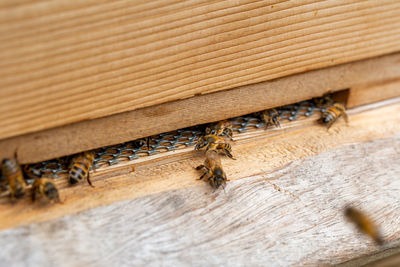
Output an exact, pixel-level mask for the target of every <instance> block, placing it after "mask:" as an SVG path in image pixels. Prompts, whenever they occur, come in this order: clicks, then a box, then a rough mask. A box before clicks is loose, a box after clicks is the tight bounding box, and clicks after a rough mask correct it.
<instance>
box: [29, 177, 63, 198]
mask: <svg viewBox="0 0 400 267" xmlns="http://www.w3.org/2000/svg"><path fill="white" fill-rule="evenodd" d="M38 197H43V198H46V199H47V200H48V201H50V203H54V202H60V195H59V194H58V190H57V187H56V185H55V184H54V182H53V180H52V179H49V178H38V179H35V181H34V182H33V184H32V201H35V200H36V199H37V198H38Z"/></svg>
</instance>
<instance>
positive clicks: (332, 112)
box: [321, 103, 349, 129]
mask: <svg viewBox="0 0 400 267" xmlns="http://www.w3.org/2000/svg"><path fill="white" fill-rule="evenodd" d="M342 115H343V117H344V119H345V121H346V122H349V118H348V116H347V113H346V108H345V107H344V105H342V104H340V103H335V104H333V105H332V106H330V107H329V108H327V109H326V110H325V112H323V113H322V118H321V121H322V123H324V124H326V125H327V128H328V129H329V128H330V127H331V126H332V124H333V123H334V122H335V121H336V120H337V119H338V118H339V117H340V116H342Z"/></svg>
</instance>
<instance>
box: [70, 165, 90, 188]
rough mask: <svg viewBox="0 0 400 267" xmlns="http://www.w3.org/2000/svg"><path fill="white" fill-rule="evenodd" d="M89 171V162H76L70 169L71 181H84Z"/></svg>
mask: <svg viewBox="0 0 400 267" xmlns="http://www.w3.org/2000/svg"><path fill="white" fill-rule="evenodd" d="M88 172H89V166H88V164H86V163H84V162H75V163H74V164H73V165H72V167H71V170H70V171H69V182H70V183H71V184H76V183H78V182H80V181H82V180H83V179H84V178H85V177H86V176H87V174H88Z"/></svg>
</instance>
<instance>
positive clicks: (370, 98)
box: [347, 79, 400, 108]
mask: <svg viewBox="0 0 400 267" xmlns="http://www.w3.org/2000/svg"><path fill="white" fill-rule="evenodd" d="M397 96H400V79H396V80H390V81H385V82H381V83H378V84H371V85H368V86H366V85H361V86H354V87H352V88H351V90H349V96H348V100H347V107H349V108H351V107H356V106H359V105H360V104H369V103H374V102H378V101H382V100H384V99H388V98H391V97H397Z"/></svg>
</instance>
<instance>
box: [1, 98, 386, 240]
mask: <svg viewBox="0 0 400 267" xmlns="http://www.w3.org/2000/svg"><path fill="white" fill-rule="evenodd" d="M313 101H314V103H315V105H316V106H317V107H319V108H324V111H323V112H322V114H321V118H320V120H319V121H320V122H321V123H322V124H325V125H326V126H327V128H328V129H329V128H330V127H331V126H332V124H333V123H335V121H337V119H338V118H340V117H341V116H343V117H344V119H345V120H346V122H347V121H348V117H347V114H346V109H345V107H344V105H343V104H340V103H335V102H334V101H333V100H332V98H331V97H330V96H329V95H324V96H323V97H320V98H315V99H313ZM258 115H259V116H260V118H261V120H262V121H263V122H264V124H265V126H266V128H269V127H280V114H279V111H278V110H277V109H269V110H265V111H262V112H259V113H258ZM232 136H233V130H232V124H231V122H230V121H228V120H224V121H220V122H217V123H213V124H210V125H208V126H207V127H206V128H205V131H204V133H203V134H202V135H201V136H200V137H199V138H198V141H197V144H196V146H195V150H204V151H205V160H204V163H203V164H201V165H199V166H197V167H196V170H204V173H203V174H202V175H201V176H200V178H199V180H202V179H203V178H206V180H207V182H208V183H209V184H210V186H211V187H212V188H214V189H218V188H219V187H223V188H225V185H226V182H227V181H229V180H228V179H227V176H226V173H225V171H224V169H223V167H222V164H221V158H220V157H221V155H222V156H227V157H229V158H231V159H233V160H235V158H234V157H233V155H232V145H231V143H232V142H233V139H232ZM137 142H140V144H138V146H142V145H144V144H147V147H148V149H150V138H149V137H148V138H144V139H140V140H137ZM94 158H95V154H94V152H93V151H88V152H83V153H80V154H77V155H75V156H73V157H71V160H70V161H69V168H68V181H69V184H70V185H74V184H77V183H79V182H81V181H82V180H84V179H86V180H87V182H88V184H89V185H90V186H92V187H93V185H92V182H91V180H90V175H89V171H90V169H92V168H93V164H94ZM1 172H2V175H1V176H0V188H2V189H3V190H4V191H7V192H8V193H9V196H10V198H11V200H12V201H13V202H14V201H16V200H17V199H19V198H22V197H23V196H24V195H25V194H26V192H27V191H28V190H27V188H28V186H27V183H26V181H25V178H27V179H33V183H32V187H31V190H30V193H31V198H32V201H36V200H37V199H39V198H40V199H42V200H44V201H46V202H50V203H56V202H61V201H60V195H59V192H58V189H57V186H56V184H55V183H54V180H53V179H51V178H46V177H43V174H42V173H41V172H40V171H37V170H35V169H31V168H30V167H29V165H25V166H24V167H21V165H19V164H18V160H17V155H15V157H14V158H12V159H10V158H6V159H4V160H3V161H2V166H1ZM345 216H346V217H347V218H348V219H349V220H350V221H352V222H353V223H354V224H355V225H356V226H357V227H358V229H359V230H360V231H361V232H363V233H365V234H366V235H368V236H370V237H371V238H372V239H373V240H374V241H375V242H376V243H377V244H379V245H382V244H383V239H382V238H381V236H380V233H379V231H378V228H377V227H376V225H374V223H373V222H372V220H371V219H370V218H369V217H368V216H367V215H365V214H364V213H363V212H361V211H360V210H358V209H356V208H354V207H347V208H346V209H345Z"/></svg>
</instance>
